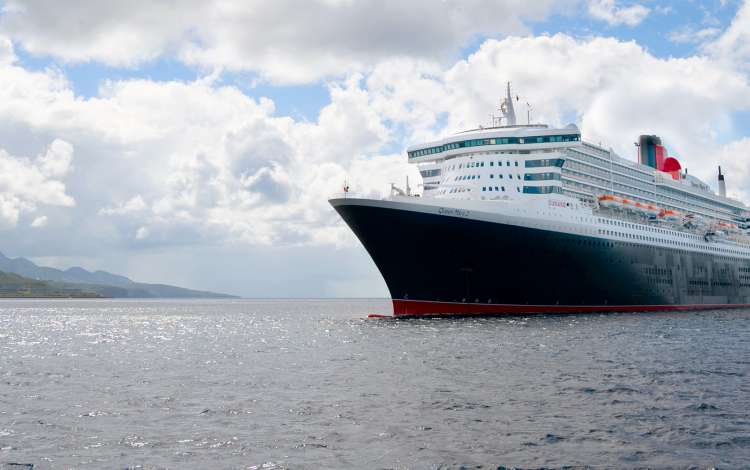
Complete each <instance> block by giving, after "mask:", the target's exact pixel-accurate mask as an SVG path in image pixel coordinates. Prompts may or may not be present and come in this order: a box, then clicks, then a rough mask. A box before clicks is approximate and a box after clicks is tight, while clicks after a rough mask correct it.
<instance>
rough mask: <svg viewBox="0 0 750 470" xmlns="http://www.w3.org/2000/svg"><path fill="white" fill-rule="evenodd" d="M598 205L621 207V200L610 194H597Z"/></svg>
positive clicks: (612, 207) (613, 207)
mask: <svg viewBox="0 0 750 470" xmlns="http://www.w3.org/2000/svg"><path fill="white" fill-rule="evenodd" d="M598 199H599V205H600V206H602V207H607V208H611V209H621V208H622V200H621V199H620V198H619V197H617V196H612V195H611V194H605V195H603V196H599V197H598Z"/></svg>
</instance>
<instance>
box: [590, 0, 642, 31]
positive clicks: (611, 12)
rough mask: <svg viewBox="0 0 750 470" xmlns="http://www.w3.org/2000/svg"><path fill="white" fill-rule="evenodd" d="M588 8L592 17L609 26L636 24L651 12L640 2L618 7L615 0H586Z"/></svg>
mask: <svg viewBox="0 0 750 470" xmlns="http://www.w3.org/2000/svg"><path fill="white" fill-rule="evenodd" d="M588 9H589V14H590V15H591V16H592V17H594V18H596V19H598V20H602V21H605V22H606V23H607V24H609V25H610V26H618V25H626V26H637V25H639V24H640V23H641V22H642V21H643V20H644V19H646V17H647V16H648V14H649V13H650V12H651V9H649V8H647V7H644V6H643V5H640V4H634V5H630V6H627V7H620V6H617V3H616V1H615V0H588Z"/></svg>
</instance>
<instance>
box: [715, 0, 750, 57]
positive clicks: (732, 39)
mask: <svg viewBox="0 0 750 470" xmlns="http://www.w3.org/2000/svg"><path fill="white" fill-rule="evenodd" d="M705 50H706V52H708V53H710V54H712V55H713V56H715V57H717V58H719V59H721V60H723V61H725V62H728V63H730V64H733V65H735V66H739V67H743V68H745V69H748V68H750V1H747V0H745V2H744V3H743V4H742V5H741V6H740V8H739V10H738V11H737V15H736V16H735V17H734V19H733V20H732V23H731V24H730V25H729V28H727V30H726V31H724V32H723V33H722V34H721V36H719V37H718V38H717V39H716V40H715V41H713V42H712V43H709V44H707V45H706V46H705Z"/></svg>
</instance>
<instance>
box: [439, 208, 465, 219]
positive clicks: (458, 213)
mask: <svg viewBox="0 0 750 470" xmlns="http://www.w3.org/2000/svg"><path fill="white" fill-rule="evenodd" d="M438 214H440V215H452V216H454V217H468V216H469V211H467V210H464V209H453V208H450V207H440V208H438Z"/></svg>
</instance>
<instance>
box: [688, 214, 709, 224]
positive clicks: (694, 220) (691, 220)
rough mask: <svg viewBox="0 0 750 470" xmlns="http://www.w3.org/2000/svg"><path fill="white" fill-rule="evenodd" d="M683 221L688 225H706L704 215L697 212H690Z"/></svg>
mask: <svg viewBox="0 0 750 470" xmlns="http://www.w3.org/2000/svg"><path fill="white" fill-rule="evenodd" d="M682 223H683V224H684V225H685V226H686V227H705V226H706V225H707V224H706V221H705V220H704V219H703V217H701V216H699V215H696V214H688V215H686V216H685V217H684V218H683V219H682Z"/></svg>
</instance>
